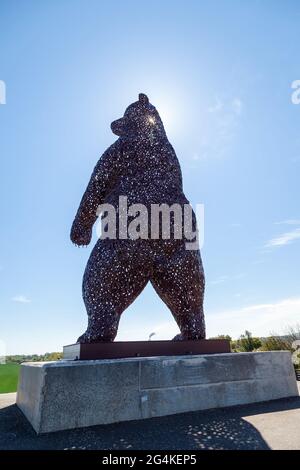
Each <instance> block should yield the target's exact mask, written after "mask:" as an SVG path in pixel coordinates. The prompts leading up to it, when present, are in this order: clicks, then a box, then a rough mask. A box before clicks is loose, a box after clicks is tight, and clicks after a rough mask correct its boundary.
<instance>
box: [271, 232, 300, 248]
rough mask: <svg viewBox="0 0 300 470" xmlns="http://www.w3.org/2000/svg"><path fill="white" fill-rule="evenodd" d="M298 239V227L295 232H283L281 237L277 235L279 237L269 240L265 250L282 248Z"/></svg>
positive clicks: (299, 235)
mask: <svg viewBox="0 0 300 470" xmlns="http://www.w3.org/2000/svg"><path fill="white" fill-rule="evenodd" d="M299 238H300V227H298V228H296V229H295V230H292V231H291V232H285V233H283V234H282V235H279V237H276V238H272V239H271V240H269V241H268V242H267V243H266V244H265V247H266V248H271V247H275V246H284V245H288V244H290V243H292V242H293V241H295V240H298V239H299Z"/></svg>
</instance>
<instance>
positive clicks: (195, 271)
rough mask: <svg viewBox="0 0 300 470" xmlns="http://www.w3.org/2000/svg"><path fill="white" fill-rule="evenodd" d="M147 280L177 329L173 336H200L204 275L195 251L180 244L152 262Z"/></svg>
mask: <svg viewBox="0 0 300 470" xmlns="http://www.w3.org/2000/svg"><path fill="white" fill-rule="evenodd" d="M151 283H152V285H153V287H154V289H155V290H156V292H157V293H158V295H159V296H160V297H161V299H162V300H163V301H164V302H165V303H166V305H167V306H168V307H169V309H170V310H171V312H172V314H173V317H174V319H175V321H176V323H177V325H178V327H179V329H180V335H177V336H176V337H175V338H174V340H193V339H204V338H205V322H204V312H203V298H204V288H205V279H204V272H203V268H202V261H201V256H200V253H199V251H192V250H186V249H185V246H184V244H182V246H181V247H180V248H179V249H178V250H176V251H175V253H174V254H173V255H172V256H171V257H167V256H166V257H164V258H163V259H162V260H161V261H160V263H159V265H157V266H156V269H155V271H154V276H153V278H151Z"/></svg>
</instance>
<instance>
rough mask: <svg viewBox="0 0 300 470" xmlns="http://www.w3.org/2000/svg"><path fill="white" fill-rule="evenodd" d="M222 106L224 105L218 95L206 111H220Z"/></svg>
mask: <svg viewBox="0 0 300 470" xmlns="http://www.w3.org/2000/svg"><path fill="white" fill-rule="evenodd" d="M223 106H224V103H223V101H221V100H220V99H219V98H218V97H216V99H215V104H214V105H213V106H210V107H209V108H208V112H209V113H217V112H218V111H221V109H223Z"/></svg>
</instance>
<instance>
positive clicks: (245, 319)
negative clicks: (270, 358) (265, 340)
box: [206, 297, 300, 338]
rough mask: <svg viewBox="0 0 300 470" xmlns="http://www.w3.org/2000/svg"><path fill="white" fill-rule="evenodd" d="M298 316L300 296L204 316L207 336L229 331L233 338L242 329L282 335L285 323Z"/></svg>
mask: <svg viewBox="0 0 300 470" xmlns="http://www.w3.org/2000/svg"><path fill="white" fill-rule="evenodd" d="M299 318H300V297H296V298H288V299H284V300H281V301H279V302H274V303H268V304H257V305H250V306H248V307H244V308H241V309H234V310H226V311H223V312H222V311H221V312H216V313H212V314H209V313H207V315H206V321H207V331H208V336H216V335H218V334H229V335H230V336H232V337H233V338H238V337H239V336H240V334H242V333H243V332H244V331H245V330H249V331H251V332H252V334H253V335H256V336H268V335H270V334H272V333H274V332H275V333H279V334H282V333H284V332H285V330H286V328H287V327H288V326H293V325H296V324H297V323H299Z"/></svg>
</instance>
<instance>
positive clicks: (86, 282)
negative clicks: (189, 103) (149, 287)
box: [77, 241, 149, 343]
mask: <svg viewBox="0 0 300 470" xmlns="http://www.w3.org/2000/svg"><path fill="white" fill-rule="evenodd" d="M148 279H149V275H147V272H146V269H143V262H142V260H141V259H139V256H138V255H137V253H135V249H134V245H127V244H125V243H122V242H119V243H116V244H114V243H109V242H105V241H103V242H101V241H100V242H98V243H97V245H96V246H95V248H94V250H93V251H92V253H91V256H90V259H89V261H88V263H87V267H86V270H85V273H84V277H83V300H84V303H85V307H86V310H87V314H88V328H87V330H86V332H85V333H84V334H83V335H81V336H80V337H79V338H78V340H77V342H78V343H93V342H99V341H113V340H114V339H115V337H116V335H117V332H118V326H119V321H120V317H121V314H122V313H123V311H124V310H125V309H126V308H127V307H128V306H129V305H130V304H131V303H132V302H133V301H134V299H135V298H136V297H137V296H138V295H139V293H140V292H141V291H142V290H143V289H144V287H145V285H146V284H147V282H148Z"/></svg>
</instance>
